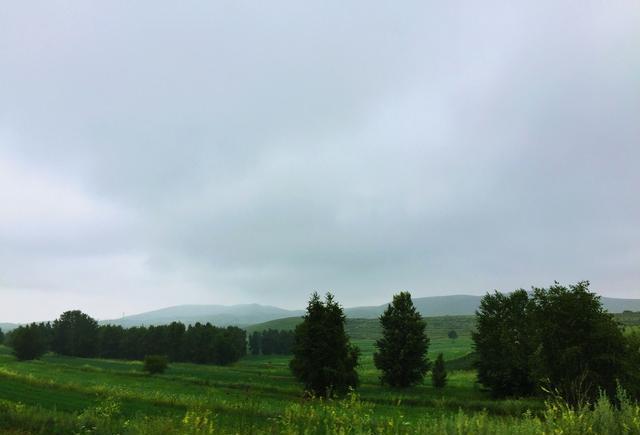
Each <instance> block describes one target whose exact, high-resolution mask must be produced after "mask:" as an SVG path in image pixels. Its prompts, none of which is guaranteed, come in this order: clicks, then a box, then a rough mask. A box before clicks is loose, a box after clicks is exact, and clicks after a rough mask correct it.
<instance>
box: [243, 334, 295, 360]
mask: <svg viewBox="0 0 640 435" xmlns="http://www.w3.org/2000/svg"><path fill="white" fill-rule="evenodd" d="M293 338H294V332H293V331H286V330H276V329H271V328H269V329H266V330H264V331H254V332H253V333H252V334H251V335H249V350H250V351H251V354H252V355H289V354H291V351H292V349H293Z"/></svg>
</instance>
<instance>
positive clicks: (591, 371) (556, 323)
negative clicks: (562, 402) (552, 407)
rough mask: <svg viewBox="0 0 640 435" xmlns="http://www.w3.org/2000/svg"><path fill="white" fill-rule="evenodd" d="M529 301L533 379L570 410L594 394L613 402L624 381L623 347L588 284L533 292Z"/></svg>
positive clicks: (615, 327)
mask: <svg viewBox="0 0 640 435" xmlns="http://www.w3.org/2000/svg"><path fill="white" fill-rule="evenodd" d="M533 301H534V303H535V305H534V307H535V308H534V310H533V322H534V323H535V325H536V331H537V341H538V346H537V351H536V354H535V373H536V374H537V377H538V378H540V379H547V380H548V381H549V383H550V387H552V388H553V389H556V390H558V391H559V392H560V393H561V394H562V395H563V396H564V397H565V399H566V400H568V401H570V402H572V403H575V404H578V403H580V402H585V401H590V400H593V399H595V398H596V397H597V394H598V390H599V389H602V390H604V391H605V392H606V393H607V394H608V395H609V396H610V397H614V396H615V391H616V386H617V381H618V380H623V379H624V377H625V373H624V362H625V358H626V353H627V343H626V341H625V338H624V336H623V334H622V331H621V329H620V327H619V326H618V324H617V323H616V322H615V320H614V319H613V316H612V315H611V314H609V313H608V312H606V310H605V309H604V308H603V307H602V303H601V302H600V297H599V296H597V295H596V294H595V293H592V292H590V291H589V282H588V281H582V282H579V283H577V284H575V285H571V286H569V287H568V288H567V287H565V286H562V285H560V284H558V283H557V282H556V283H555V284H554V285H552V286H551V287H549V288H548V289H544V288H536V289H534V296H533Z"/></svg>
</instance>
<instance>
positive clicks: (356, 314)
mask: <svg viewBox="0 0 640 435" xmlns="http://www.w3.org/2000/svg"><path fill="white" fill-rule="evenodd" d="M481 298H482V296H474V295H451V296H428V297H422V298H413V302H414V304H415V305H416V307H417V309H418V311H419V312H420V313H421V314H422V315H423V316H424V317H434V316H436V317H437V316H469V315H472V314H474V313H475V311H476V309H477V308H478V306H479V305H480V299H481ZM601 300H602V304H603V305H604V307H605V308H606V309H607V310H608V311H609V312H612V313H621V312H623V311H638V312H640V299H616V298H607V297H603V298H602V299H601ZM386 307H387V304H382V305H375V306H362V307H352V308H346V309H345V314H346V315H347V317H348V318H350V319H377V318H378V317H379V316H380V315H381V314H382V312H383V311H384V310H385V308H386ZM303 314H304V311H303V310H287V309H283V308H278V307H275V306H270V305H260V304H242V305H178V306H173V307H168V308H162V309H159V310H154V311H148V312H144V313H140V314H134V315H130V316H125V317H122V318H120V319H111V320H102V321H100V323H101V324H112V325H122V326H124V327H131V326H141V325H146V326H149V325H162V324H167V323H171V322H183V323H185V324H193V323H196V322H201V323H206V322H210V323H212V324H214V325H217V326H241V327H248V326H250V325H256V324H262V323H264V322H271V321H273V322H275V323H273V326H268V327H272V328H274V329H291V328H292V326H291V325H292V323H291V322H293V321H292V320H288V318H299V317H300V316H301V315H303ZM283 322H284V323H283ZM285 324H286V325H287V327H286V328H285V327H282V326H275V325H285ZM17 326H18V325H16V324H13V323H0V328H2V330H3V331H5V332H7V331H10V330H11V329H14V328H15V327H17ZM249 329H250V328H249Z"/></svg>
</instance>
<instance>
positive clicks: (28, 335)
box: [11, 323, 47, 361]
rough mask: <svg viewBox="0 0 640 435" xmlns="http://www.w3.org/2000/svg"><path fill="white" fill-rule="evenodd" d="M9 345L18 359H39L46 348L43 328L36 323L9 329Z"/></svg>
mask: <svg viewBox="0 0 640 435" xmlns="http://www.w3.org/2000/svg"><path fill="white" fill-rule="evenodd" d="M11 346H12V347H13V354H14V355H15V356H16V358H17V359H18V360H20V361H26V360H32V359H39V358H40V357H41V356H42V355H44V354H45V352H46V350H47V347H46V338H45V337H44V335H43V328H42V327H41V326H40V325H38V324H36V323H32V324H30V325H26V326H19V327H18V328H16V329H14V330H13V331H11Z"/></svg>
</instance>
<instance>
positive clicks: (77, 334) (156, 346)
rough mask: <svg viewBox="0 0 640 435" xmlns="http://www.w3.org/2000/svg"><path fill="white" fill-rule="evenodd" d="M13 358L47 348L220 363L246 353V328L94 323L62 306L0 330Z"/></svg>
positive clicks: (24, 357) (75, 353)
mask: <svg viewBox="0 0 640 435" xmlns="http://www.w3.org/2000/svg"><path fill="white" fill-rule="evenodd" d="M6 335H7V340H6V341H7V344H8V345H9V346H11V347H12V348H13V352H14V354H15V356H16V357H17V358H18V359H19V360H30V359H37V358H40V357H41V356H42V355H43V354H44V353H46V352H47V351H53V352H55V353H57V354H59V355H66V356H76V357H84V358H91V357H98V358H114V359H143V358H144V357H145V356H146V355H166V356H167V358H168V360H169V361H172V362H193V363H199V364H218V365H226V364H230V363H233V362H235V361H237V360H239V359H240V358H241V357H243V356H244V355H245V354H246V332H245V331H244V330H243V329H240V328H237V327H233V326H229V327H226V328H222V327H216V326H213V325H211V324H210V323H206V324H202V323H196V324H194V325H189V326H185V325H184V324H183V323H180V322H173V323H171V324H169V325H159V326H148V327H144V326H139V327H133V328H123V327H122V326H116V325H98V322H97V321H96V320H95V319H93V318H91V317H90V316H88V315H87V314H85V313H82V312H81V311H66V312H64V313H63V314H62V315H61V316H60V317H59V318H58V319H56V320H55V321H53V322H46V323H32V324H29V325H23V326H20V327H18V328H16V329H14V330H13V331H11V332H9V333H7V334H6Z"/></svg>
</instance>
